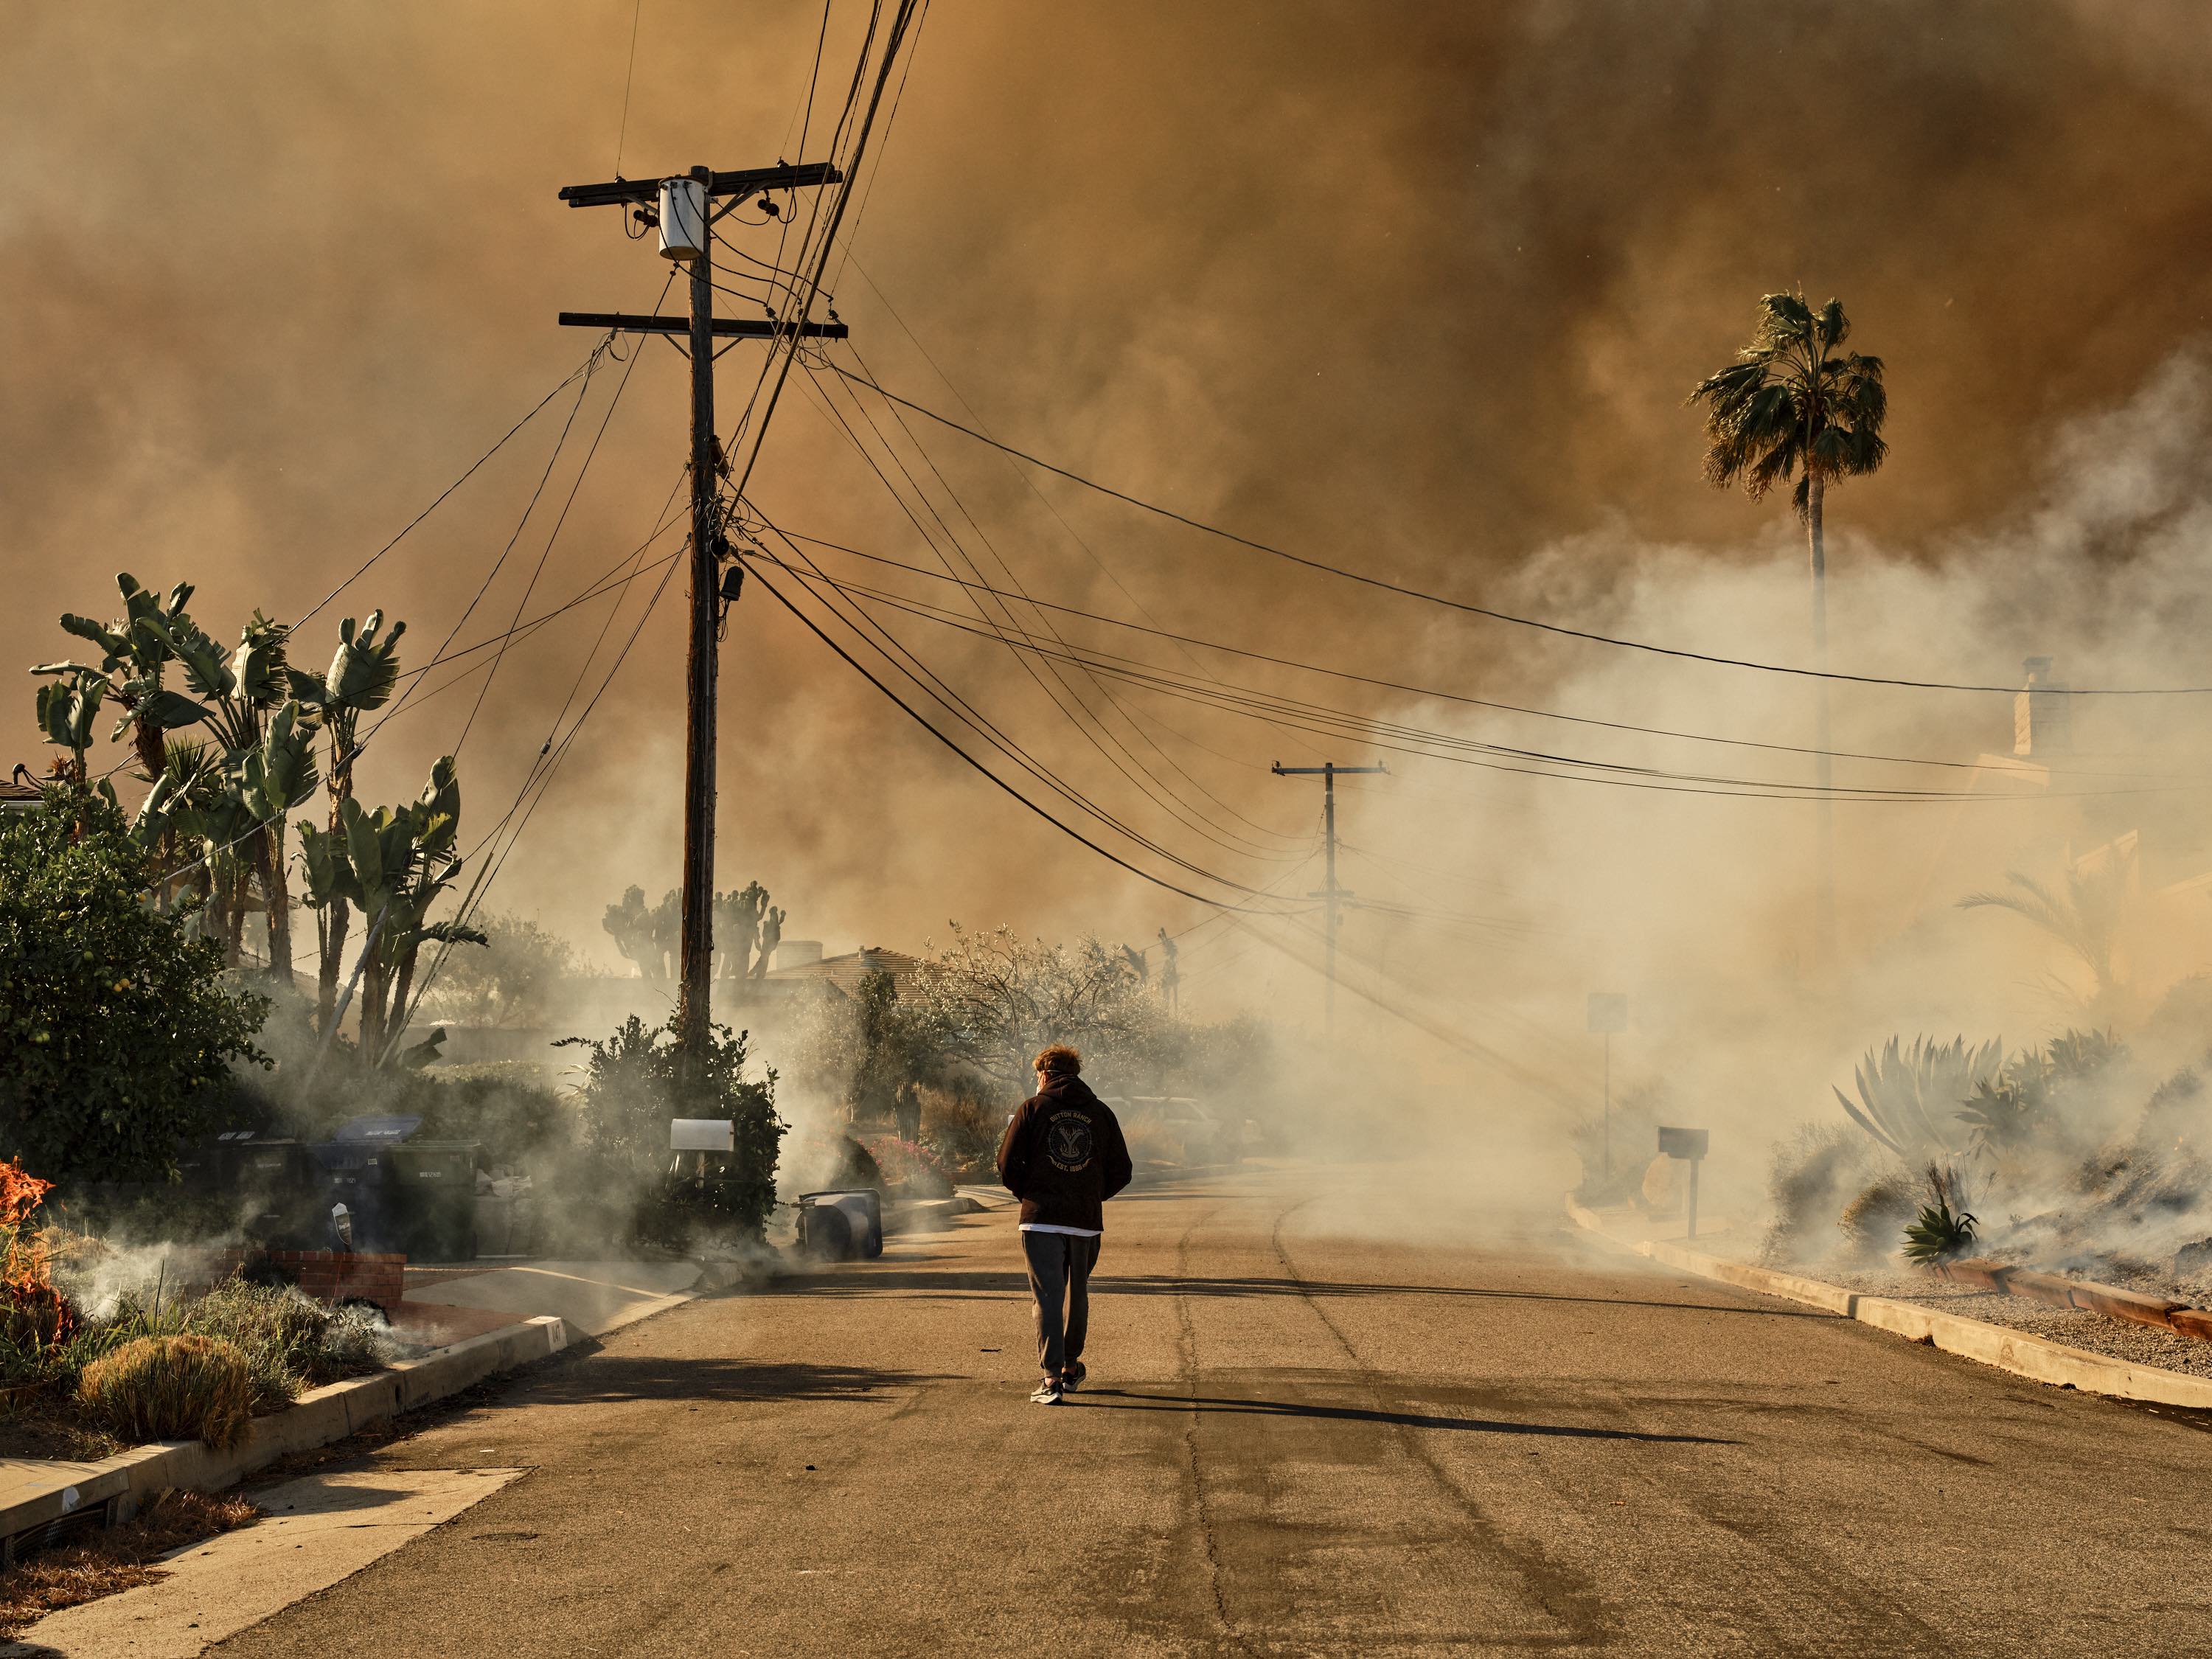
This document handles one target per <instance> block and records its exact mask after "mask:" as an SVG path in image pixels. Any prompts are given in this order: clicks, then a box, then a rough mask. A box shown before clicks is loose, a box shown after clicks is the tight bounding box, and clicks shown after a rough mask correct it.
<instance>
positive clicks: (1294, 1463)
mask: <svg viewBox="0 0 2212 1659" xmlns="http://www.w3.org/2000/svg"><path fill="white" fill-rule="evenodd" d="M1401 1175H1402V1172H1383V1171H1356V1172H1352V1174H1350V1175H1346V1174H1343V1173H1341V1172H1339V1173H1334V1174H1325V1173H1324V1172H1322V1171H1320V1170H1314V1169H1311V1168H1303V1169H1302V1168H1285V1169H1273V1170H1267V1169H1263V1170H1241V1171H1238V1172H1237V1173H1235V1174H1231V1175H1225V1176H1220V1177H1218V1178H1215V1179H1210V1180H1204V1181H1185V1182H1181V1183H1179V1184H1174V1185H1168V1186H1161V1187H1155V1188H1150V1189H1147V1190H1141V1191H1139V1192H1135V1193H1133V1194H1129V1195H1127V1196H1126V1197H1124V1198H1123V1199H1121V1200H1116V1201H1115V1203H1114V1204H1113V1205H1112V1206H1111V1207H1110V1208H1109V1212H1108V1229H1109V1231H1108V1235H1107V1240H1106V1247H1105V1252H1104V1255H1103V1260H1102V1261H1101V1262H1100V1266H1099V1277H1098V1278H1097V1280H1095V1281H1094V1283H1095V1285H1096V1291H1097V1301H1096V1304H1095V1324H1094V1330H1093V1335H1092V1346H1091V1354H1090V1355H1089V1360H1090V1364H1091V1389H1090V1390H1089V1391H1087V1392H1085V1394H1082V1395H1078V1396H1076V1397H1074V1398H1073V1400H1071V1401H1070V1402H1069V1403H1068V1404H1067V1405H1066V1406H1064V1407H1060V1408H1058V1409H1046V1408H1042V1407H1035V1406H1032V1405H1030V1404H1029V1403H1027V1401H1026V1398H1025V1395H1026V1393H1027V1390H1028V1389H1029V1387H1030V1383H1031V1380H1032V1376H1033V1372H1032V1369H1031V1359H1030V1346H1029V1336H1028V1330H1027V1316H1026V1311H1025V1304H1024V1300H1023V1282H1022V1279H1021V1275H1020V1255H1019V1251H1018V1245H1017V1243H1016V1241H1015V1238H1014V1235H1013V1225H1012V1217H1011V1216H1010V1215H1009V1214H1008V1213H1007V1212H1003V1211H1002V1212H998V1213H997V1214H994V1215H992V1216H987V1217H977V1218H969V1219H968V1220H966V1221H963V1223H961V1224H960V1225H958V1226H957V1228H956V1229H954V1230H953V1231H951V1232H948V1233H945V1234H940V1235H938V1236H935V1237H928V1238H922V1239H916V1240H913V1241H910V1242H907V1243H897V1242H896V1241H895V1242H894V1245H893V1248H892V1249H890V1251H889V1252H888V1253H887V1254H886V1255H884V1258H883V1260H882V1261H878V1262H875V1263H870V1264H866V1265H864V1266H860V1267H854V1268H852V1269H849V1270H843V1271H840V1272H837V1273H825V1274H823V1275H820V1276H817V1277H814V1278H811V1279H796V1280H788V1281H784V1282H781V1283H780V1284H779V1285H777V1286H776V1287H775V1288H774V1289H773V1290H770V1291H766V1292H764V1293H754V1294H747V1295H732V1296H724V1297H713V1298H709V1299H706V1300H702V1301H700V1302H696V1303H694V1304H690V1305H688V1306H686V1307H684V1308H681V1309H678V1310H675V1311H673V1312H671V1313H669V1314H666V1315H664V1316H660V1317H658V1318H656V1319H653V1320H651V1321H648V1322H645V1323H643V1324H641V1325H638V1326H635V1327H633V1328H629V1329H628V1330H625V1331H623V1332H620V1333H617V1334H616V1335H614V1336H613V1337H612V1338H611V1339H610V1340H608V1341H607V1343H606V1345H605V1347H604V1348H603V1349H602V1350H600V1351H599V1352H596V1353H592V1354H589V1355H586V1356H585V1357H582V1358H574V1359H568V1360H565V1361H558V1362H555V1363H553V1364H550V1365H549V1366H548V1367H546V1368H544V1369H543V1370H540V1371H538V1373H536V1374H534V1375H532V1376H529V1377H527V1378H525V1379H523V1380H520V1381H519V1382H518V1383H516V1384H515V1385H514V1386H513V1387H512V1388H511V1389H509V1390H508V1391H507V1393H506V1395H504V1396H503V1397H502V1398H501V1400H499V1401H497V1402H495V1403H494V1404H491V1405H489V1406H486V1407H481V1408H477V1409H472V1410H471V1411H469V1412H467V1413H465V1414H462V1415H460V1416H459V1417H457V1418H454V1419H449V1420H447V1421H446V1422H443V1423H441V1424H439V1425H436V1426H435V1427H433V1428H430V1429H428V1430H426V1431H423V1432H422V1433H420V1434H417V1435H415V1436H413V1437H410V1438H408V1439H405V1440H403V1441H400V1442H398V1443H394V1444H393V1445H392V1446H391V1447H390V1448H388V1449H386V1451H385V1452H383V1453H382V1454H380V1461H382V1462H385V1463H387V1464H393V1465H399V1466H405V1467H412V1468H470V1467H475V1466H486V1467H489V1466H499V1467H504V1468H513V1467H528V1468H530V1469H531V1470H532V1473H531V1474H528V1475H527V1476H526V1477H525V1478H523V1479H522V1480H519V1481H517V1482H515V1483H514V1484H513V1485H512V1486H507V1487H506V1488H505V1489H504V1490H502V1491H501V1492H498V1493H497V1494H496V1495H495V1496H494V1497H492V1498H488V1499H487V1500H485V1501H484V1502H483V1503H482V1504H477V1506H476V1507H474V1508H472V1509H471V1510H469V1511H467V1513H465V1515H463V1516H460V1517H459V1520H457V1521H455V1522H451V1523H448V1524H447V1525H445V1526H443V1527H441V1528H438V1529H436V1530H435V1531H433V1532H430V1533H428V1534H424V1535H423V1536H422V1537H421V1538H419V1539H417V1540H416V1541H414V1542H412V1543H410V1544H409V1545H407V1546H406V1547H404V1548H403V1549H401V1550H399V1551H398V1552H397V1553H394V1554H392V1555H390V1556H388V1557H386V1559H384V1560H382V1561H380V1563H378V1564H377V1565H374V1566H373V1567H371V1568H369V1569H368V1570H367V1571H363V1572H362V1573H360V1574H358V1575H356V1577H352V1578H350V1579H348V1580H346V1581H345V1582H343V1583H340V1584H338V1585H337V1586H336V1587H334V1588H333V1589H330V1590H328V1591H325V1592H324V1593H323V1594H321V1595H317V1596H314V1597H313V1598H311V1599H310V1600H308V1601H303V1602H301V1603H299V1604H297V1605H295V1606H294V1607H290V1608H289V1609H288V1610H286V1611H285V1612H283V1613H280V1614H278V1615H277V1616H276V1618H274V1619H272V1620H270V1621H268V1622H267V1623H265V1624H264V1625H261V1626H257V1627H256V1628H254V1629H252V1630H250V1631H247V1632H244V1633H242V1634H240V1635H239V1636H237V1637H235V1638H232V1639H231V1640H230V1641H228V1642H227V1643H224V1644H222V1645H221V1646H219V1647H217V1648H216V1649H215V1650H212V1651H214V1652H215V1653H216V1654H220V1655H223V1656H235V1659H249V1656H252V1659H260V1656H271V1659H273V1656H280V1655H281V1656H287V1659H290V1656H299V1659H310V1656H312V1659H336V1656H352V1655H363V1656H367V1655H377V1656H386V1659H429V1656H441V1655H493V1654H496V1655H501V1656H509V1655H512V1656H534V1655H546V1656H555V1655H557V1656H562V1659H577V1656H593V1655H610V1656H611V1655H623V1656H659V1655H682V1656H686V1659H693V1656H708V1655H713V1656H724V1655H748V1654H749V1655H777V1656H782V1655H796V1654H809V1655H834V1654H840V1653H854V1654H871V1655H902V1656H903V1655H933V1654H1020V1655H1047V1656H1055V1659H1079V1656H1089V1655H1115V1656H1121V1655H1217V1654H1220V1655H1231V1654H1254V1655H1278V1654H1281V1655H1289V1654H1328V1655H1337V1654H1354V1653H1356V1654H1361V1655H1370V1654H1373V1655H1381V1654H1398V1653H1407V1654H1411V1653H1436V1652H1447V1653H1478V1654H1486V1653H1492V1652H1498V1653H1505V1652H1522V1651H1528V1650H1534V1651H1538V1652H1543V1653H1548V1654H1565V1655H1575V1654H1585V1653H1589V1654H1599V1653H1602V1654H1685V1655H1689V1654H1694V1655H1700V1656H1705V1655H1731V1654H1744V1655H1762V1656H1764V1655H1783V1654H1850V1655H1878V1656H1904V1655H1920V1654H1928V1655H1942V1656H1944V1659H1956V1656H1960V1655H2007V1654H2033V1655H2038V1656H2043V1655H2064V1654H2076V1653H2079V1654H2097V1655H2114V1654H2128V1655H2163V1654H2182V1653H2196V1652H2201V1651H2202V1650H2203V1643H2204V1640H2205V1632H2206V1630H2207V1628H2208V1626H2207V1615H2208V1613H2212V1548H2208V1546H2212V1505H2208V1501H2207V1494H2208V1493H2212V1433H2208V1432H2206V1431H2204V1429H2203V1428H2202V1427H2200V1426H2198V1425H2194V1424H2191V1423H2189V1422H2186V1421H2183V1420H2179V1419H2175V1418H2172V1417H2170V1416H2162V1415H2159V1414H2155V1413H2152V1412H2149V1411H2147V1410H2144V1409H2142V1408H2138V1407H2129V1406H2124V1405H2120V1404H2117V1403H2114V1402H2111V1401H2102V1400H2097V1399H2091V1398H2087V1397H2082V1396H2079V1395H2072V1394H2069V1393H2063V1392H2060V1391H2057V1390H2054V1389H2046V1388H2043V1387H2040V1386H2039V1385H2036V1384H2033V1383H2027V1382H2023V1381H2021V1380H2018V1379H2015V1378H2013V1377H2010V1376H2006V1375H2004V1374H2002V1373H2000V1372H1997V1371H1994V1370H1988V1369H1986V1368H1984V1367H1981V1366H1978V1365H1975V1364H1972V1363H1970V1362H1967V1361H1965V1360H1961V1359H1958V1358H1953V1357H1951V1356H1948V1355H1945V1354H1942V1353H1938V1352H1935V1351H1933V1350H1930V1349H1926V1348H1922V1347H1917V1346H1912V1345H1910V1344H1907V1343H1905V1342H1903V1341H1901V1340H1899V1339H1897V1338H1895V1337H1893V1336H1889V1335H1887V1334H1882V1333H1881V1332H1878V1331H1875V1330H1872V1329H1870V1328H1868V1327H1866V1326H1863V1325H1859V1324H1856V1323H1853V1322H1849V1321H1845V1320H1841V1319H1837V1318H1833V1317H1831V1316H1826V1315H1823V1314H1820V1313H1818V1312H1815V1311H1813V1310H1807V1309H1804V1308H1801V1307H1798V1306H1796V1304H1788V1303H1781V1302H1775V1301H1770V1300H1767V1299H1765V1298H1764V1297H1757V1296H1753V1295H1751V1294H1749V1293H1747V1292H1741V1291H1735V1290H1732V1289H1729V1288H1728V1287H1724V1286H1720V1285H1711V1284H1707V1283H1705V1282H1703V1281H1699V1280H1684V1279H1680V1278H1679V1277H1677V1276H1675V1275H1674V1274H1673V1273H1669V1272H1668V1271H1667V1270H1666V1269H1664V1268H1662V1267H1654V1266H1652V1265H1651V1264H1650V1263H1648V1262H1644V1261H1640V1260H1638V1259H1635V1258H1632V1257H1629V1256H1626V1255H1623V1254H1621V1253H1619V1252H1617V1251H1616V1250H1614V1249H1611V1248H1610V1247H1607V1246H1606V1245H1603V1244H1601V1243H1597V1242H1595V1241H1592V1240H1589V1239H1588V1238H1587V1237H1585V1236H1583V1235H1581V1234H1578V1233H1576V1232H1574V1231H1571V1230H1570V1229H1568V1228H1566V1227H1565V1225H1563V1224H1562V1223H1561V1222H1560V1221H1559V1219H1558V1218H1556V1217H1555V1216H1554V1214H1553V1212H1552V1211H1551V1208H1550V1206H1551V1204H1552V1203H1553V1202H1555V1201H1556V1200H1548V1199H1547V1200H1545V1201H1544V1202H1542V1203H1541V1204H1540V1203H1539V1202H1538V1200H1536V1198H1535V1197H1534V1196H1531V1197H1530V1199H1529V1200H1528V1208H1527V1209H1526V1211H1525V1212H1522V1213H1521V1214H1518V1215H1506V1216H1503V1217H1495V1218H1492V1219H1491V1221H1490V1222H1489V1223H1488V1225H1487V1229H1486V1231H1485V1230H1478V1229H1474V1228H1472V1227H1469V1226H1461V1227H1459V1228H1456V1229H1455V1230H1454V1235H1453V1237H1451V1238H1450V1239H1449V1242H1437V1241H1436V1240H1435V1239H1434V1238H1433V1237H1431V1239H1430V1240H1429V1241H1428V1242H1425V1243H1409V1242H1407V1241H1408V1239H1409V1238H1413V1237H1417V1236H1419V1235H1420V1234H1421V1233H1422V1232H1423V1231H1424V1230H1425V1229H1427V1228H1430V1227H1431V1225H1432V1223H1433V1220H1434V1218H1435V1217H1436V1216H1437V1215H1438V1214H1442V1213H1446V1212H1448V1211H1447V1209H1445V1208H1440V1207H1438V1205H1437V1203H1435V1202H1431V1203H1430V1204H1427V1205H1421V1204H1414V1203H1411V1202H1408V1201H1407V1200H1405V1198H1404V1197H1403V1194H1404V1191H1405V1188H1404V1187H1403V1185H1402V1182H1401ZM1360 1230H1364V1231H1365V1232H1366V1233H1367V1235H1368V1236H1367V1237H1364V1238H1363V1237H1360V1236H1359V1231H1360Z"/></svg>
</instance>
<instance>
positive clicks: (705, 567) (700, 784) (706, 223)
mask: <svg viewBox="0 0 2212 1659" xmlns="http://www.w3.org/2000/svg"><path fill="white" fill-rule="evenodd" d="M842 177H843V175H842V174H841V173H839V172H838V171H837V169H836V168H835V167H830V166H829V165H828V164H827V163H823V162H811V163H808V164H806V165H805V166H799V167H783V166H777V167H754V168H750V169H749V170H747V171H744V172H741V173H716V172H714V170H713V169H712V168H709V167H693V168H692V169H691V170H690V173H686V174H684V175H682V176H681V177H671V178H668V179H615V180H614V181H613V182H611V183H610V184H603V185H568V187H567V188H566V189H564V190H562V192H561V199H562V201H564V202H566V203H568V205H569V206H570V207H607V206H616V205H620V206H623V207H625V208H626V209H629V210H633V211H635V213H636V215H637V217H638V220H639V222H641V223H644V224H653V225H658V226H659V229H660V233H661V236H660V245H661V252H662V253H664V254H665V256H667V257H668V258H671V259H677V260H680V261H682V262H683V263H684V264H688V265H690V268H691V314H690V317H689V318H682V317H641V316H631V315H629V314H626V313H621V312H572V311H564V312H562V313H561V319H560V320H561V323H562V326H563V327H568V328H608V329H619V330H623V331H627V332H632V333H640V334H665V335H670V336H674V335H677V334H683V335H686V336H688V337H689V356H690V359H691V611H690V650H689V653H688V655H687V658H686V662H685V668H684V708H685V720H684V889H683V917H684V927H683V936H682V941H681V943H680V945H678V953H677V958H678V975H679V977H680V979H681V981H682V989H681V994H680V1000H678V1004H677V1029H678V1032H679V1033H680V1036H681V1041H682V1043H683V1047H684V1051H685V1052H686V1053H687V1054H700V1053H702V1052H703V1051H704V1050H705V1048H706V1046H707V1035H708V1024H709V1022H710V1020H711V1018H712V1017H713V1012H714V1010H713V1003H712V998H713V995H714V711H715V696H714V686H715V678H716V674H717V671H718V670H719V668H720V663H719V661H718V660H717V658H718V652H717V646H716V639H715V635H716V632H717V627H718V623H719V622H720V617H719V614H718V613H719V611H720V604H721V600H722V582H721V568H722V562H723V561H724V560H725V559H726V558H728V557H730V556H731V555H730V553H729V551H728V549H727V547H726V544H725V543H724V539H723V536H722V531H721V524H720V483H721V480H720V465H719V464H718V461H717V459H716V457H717V446H716V444H715V441H714V341H715V339H716V337H718V336H719V337H735V338H739V339H773V340H775V341H776V342H777V343H778V345H779V346H781V348H782V349H787V350H788V349H793V346H794V344H795V343H796V341H797V340H799V339H800V338H812V339H842V338H843V337H845V325H843V324H842V323H816V322H810V321H808V320H806V319H805V316H804V314H803V312H802V314H801V315H800V316H799V317H798V318H796V319H792V320H791V321H788V322H784V323H779V322H777V321H775V320H774V319H759V320H757V321H742V320H738V319H717V318H716V317H715V315H714V233H713V229H712V226H713V223H714V221H715V220H716V219H719V218H720V217H721V216H723V215H724V214H726V213H727V212H729V211H730V210H731V209H732V208H734V207H736V206H738V204H740V203H743V202H744V201H747V200H749V199H750V198H751V197H755V196H760V195H764V194H766V193H767V192H768V191H773V190H791V189H799V188H802V187H807V186H812V185H832V184H836V183H838V182H840V181H841V179H842ZM717 198H722V200H723V204H722V205H721V206H720V208H716V207H714V202H715V200H716V199H717ZM647 204H654V205H653V206H652V207H648V206H647Z"/></svg>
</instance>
